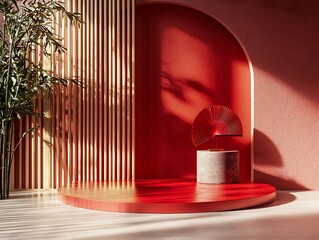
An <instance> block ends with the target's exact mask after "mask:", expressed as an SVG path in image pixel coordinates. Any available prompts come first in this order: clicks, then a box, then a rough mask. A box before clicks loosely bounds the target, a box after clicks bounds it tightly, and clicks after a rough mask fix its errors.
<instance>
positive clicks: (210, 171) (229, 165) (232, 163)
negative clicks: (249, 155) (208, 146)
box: [197, 150, 239, 184]
mask: <svg viewBox="0 0 319 240" xmlns="http://www.w3.org/2000/svg"><path fill="white" fill-rule="evenodd" d="M197 182H200V183H213V184H222V183H238V182H239V151H237V150H234V151H233V150H232V151H210V150H200V151H197Z"/></svg>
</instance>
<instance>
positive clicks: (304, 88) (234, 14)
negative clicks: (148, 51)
mask: <svg viewBox="0 0 319 240" xmlns="http://www.w3.org/2000/svg"><path fill="white" fill-rule="evenodd" d="M146 2H147V3H151V2H170V3H177V4H183V5H186V6H190V7H193V8H195V9H198V10H200V11H203V12H205V13H207V14H209V15H211V16H212V17H215V18H217V19H219V20H220V21H221V22H223V23H224V24H225V25H226V26H227V27H228V28H229V29H230V30H231V31H232V32H233V33H234V34H236V35H237V36H238V39H240V41H241V42H242V44H243V46H245V48H246V50H247V53H248V55H249V56H250V60H251V63H252V65H253V69H254V128H255V130H254V175H255V180H256V181H259V182H266V183H270V184H273V185H274V186H276V187H277V188H279V189H319V180H318V174H319V147H318V145H319V79H318V76H319V70H318V69H319V66H318V65H319V27H318V26H319V18H318V13H317V11H318V8H319V2H318V1H315V0H282V1H276V0H269V1H253V0H238V1H232V0H223V1H221V0H201V1H195V0H171V1H158V0H156V1H155V0H137V3H146Z"/></svg>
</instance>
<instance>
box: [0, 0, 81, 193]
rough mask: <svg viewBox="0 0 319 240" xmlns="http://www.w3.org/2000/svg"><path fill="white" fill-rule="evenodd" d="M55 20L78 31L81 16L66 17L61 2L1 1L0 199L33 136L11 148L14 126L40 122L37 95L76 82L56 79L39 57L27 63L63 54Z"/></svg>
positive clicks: (70, 79)
mask: <svg viewBox="0 0 319 240" xmlns="http://www.w3.org/2000/svg"><path fill="white" fill-rule="evenodd" d="M58 16H62V17H65V18H66V19H67V20H68V21H70V22H71V23H72V24H73V26H76V27H77V26H80V24H81V23H82V20H81V15H80V14H79V13H72V12H69V11H67V10H66V8H65V6H64V4H63V3H61V2H59V1H54V0H24V1H21V0H1V1H0V17H1V20H0V154H1V159H0V199H5V198H8V197H9V189H10V175H11V166H12V161H13V159H14V158H13V156H14V152H15V150H16V149H17V146H18V144H19V142H20V141H21V139H22V137H23V136H24V135H25V134H27V133H28V132H30V131H31V130H32V129H28V130H27V131H26V132H25V133H23V135H22V136H20V138H21V139H20V141H16V142H15V143H14V142H13V132H14V126H15V122H16V121H19V120H21V119H23V117H24V116H26V115H29V116H36V117H40V116H41V112H39V110H38V109H36V108H35V104H34V99H35V98H37V97H40V96H41V95H42V94H41V92H43V91H46V92H49V93H50V92H51V93H52V92H54V89H55V88H56V87H57V86H59V85H61V86H68V84H69V83H72V82H77V80H76V79H74V78H71V77H61V76H55V75H54V74H53V73H52V72H51V71H50V70H48V69H46V68H45V67H44V66H43V64H42V63H43V59H42V60H41V57H37V58H32V57H31V56H32V55H35V54H37V53H41V56H45V57H46V58H49V59H50V58H51V57H52V56H53V55H59V54H62V53H63V52H65V51H66V48H65V47H64V46H63V44H62V42H63V41H62V39H61V37H60V36H59V35H57V34H56V33H55V30H54V26H56V22H57V18H58ZM34 59H37V60H34Z"/></svg>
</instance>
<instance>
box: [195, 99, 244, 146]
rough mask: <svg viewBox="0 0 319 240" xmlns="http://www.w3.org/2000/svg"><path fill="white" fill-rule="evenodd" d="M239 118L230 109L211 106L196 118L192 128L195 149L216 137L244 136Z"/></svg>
mask: <svg viewBox="0 0 319 240" xmlns="http://www.w3.org/2000/svg"><path fill="white" fill-rule="evenodd" d="M242 135H243V127H242V123H241V121H240V119H239V117H238V116H237V115H236V114H235V113H234V112H233V111H232V110H231V109H230V108H228V107H225V106H222V105H210V106H208V107H206V108H204V109H203V110H202V111H200V112H199V114H198V115H197V116H196V118H195V120H194V123H193V126H192V142H193V144H194V146H195V147H198V146H200V145H201V144H203V143H205V142H207V141H209V140H211V139H213V138H214V137H215V136H242Z"/></svg>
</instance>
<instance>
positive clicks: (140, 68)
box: [135, 4, 251, 181]
mask: <svg viewBox="0 0 319 240" xmlns="http://www.w3.org/2000/svg"><path fill="white" fill-rule="evenodd" d="M135 44H136V45H135V47H136V48H135V51H136V58H135V59H136V63H135V66H136V69H135V71H136V74H135V76H136V82H135V106H136V109H135V110H136V114H135V116H136V122H135V129H136V156H135V157H136V163H135V164H136V165H135V171H136V173H135V177H136V178H137V179H145V178H195V177H196V149H195V148H194V147H193V145H192V142H191V125H192V123H193V120H194V118H195V117H196V115H197V113H198V112H200V110H202V109H203V108H204V107H206V106H208V105H210V104H220V105H225V106H227V107H229V108H231V109H232V110H233V111H234V112H235V113H236V114H237V115H238V116H239V118H240V119H241V121H242V124H243V129H244V136H243V137H237V138H235V137H234V138H226V137H224V138H220V140H219V142H218V147H220V148H226V149H239V150H240V178H241V181H247V180H250V173H251V79H250V68H249V63H248V60H247V57H246V55H245V52H244V51H243V49H242V47H241V46H240V44H239V43H238V41H237V40H236V38H235V37H234V36H233V35H232V34H231V33H230V32H229V31H228V30H227V29H226V28H225V27H224V26H223V25H222V24H221V23H220V22H218V21H217V20H215V19H214V18H212V17H210V16H208V15H206V14H205V13H202V12H199V11H197V10H195V9H192V8H189V7H184V6H180V5H173V4H146V5H139V6H137V7H136V39H135ZM209 144H212V143H209ZM209 144H207V145H206V146H202V148H207V147H209Z"/></svg>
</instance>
